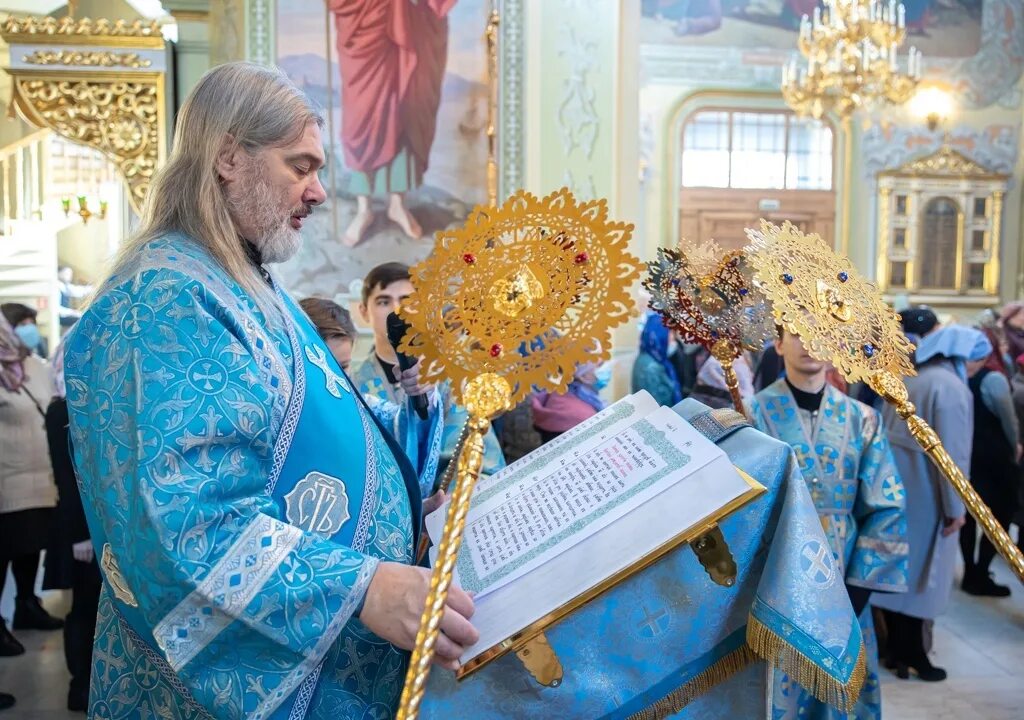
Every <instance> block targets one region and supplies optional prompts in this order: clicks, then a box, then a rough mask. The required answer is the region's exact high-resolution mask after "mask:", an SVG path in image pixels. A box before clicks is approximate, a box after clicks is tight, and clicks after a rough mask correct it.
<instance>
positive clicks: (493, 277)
mask: <svg viewBox="0 0 1024 720" xmlns="http://www.w3.org/2000/svg"><path fill="white" fill-rule="evenodd" d="M632 229H633V227H632V225H627V224H625V223H618V222H613V221H610V220H609V219H608V206H607V203H606V202H605V201H604V200H595V201H590V202H583V203H580V202H577V201H576V200H575V198H574V197H573V196H572V194H571V193H570V192H569V191H568V190H567V189H565V188H563V189H562V190H559V191H558V192H555V193H552V194H551V195H549V196H547V197H545V198H543V199H538V198H537V197H535V196H534V195H531V194H530V193H527V192H523V191H520V192H518V193H516V194H515V195H513V196H512V197H511V198H509V199H508V200H507V201H506V202H505V203H504V204H503V205H502V206H501V207H488V206H478V207H477V208H475V209H474V210H473V212H472V213H471V215H470V216H469V219H468V220H467V222H466V225H465V226H464V227H462V228H459V229H455V230H450V231H446V232H442V233H438V236H437V241H436V244H435V247H434V251H433V253H432V254H431V255H430V256H429V257H428V258H427V259H426V260H424V261H423V262H421V263H420V264H418V265H417V266H415V267H414V268H413V270H412V283H413V287H414V292H413V294H412V295H411V296H410V298H409V299H408V300H407V301H406V302H404V303H403V304H402V309H401V315H402V317H403V319H405V320H406V321H407V322H408V323H409V325H410V331H409V332H408V333H407V334H406V336H405V338H404V339H403V342H402V345H401V347H400V348H399V349H400V350H401V351H402V352H405V353H408V354H410V355H416V356H418V357H420V358H422V361H423V367H424V368H425V370H424V372H423V373H422V377H423V380H424V382H444V381H447V382H449V383H451V388H452V393H453V395H454V399H455V401H456V402H458V403H460V404H462V405H465V406H466V409H467V410H468V411H469V415H470V419H469V421H468V428H469V430H468V434H467V437H466V440H465V446H464V449H463V451H462V452H461V453H460V454H459V456H458V459H457V463H458V471H457V473H458V474H457V478H456V481H455V484H454V489H453V491H452V493H451V499H450V504H449V507H448V514H447V517H446V519H445V523H444V530H443V533H442V536H441V538H439V543H438V555H437V561H436V562H435V563H434V568H433V571H432V573H431V578H430V588H429V592H428V595H427V603H426V608H425V609H424V612H423V617H422V618H421V621H420V629H419V633H418V634H417V636H416V646H415V648H414V649H413V652H412V658H411V661H410V664H409V670H408V674H407V676H406V682H405V688H404V690H403V692H402V700H401V704H400V708H399V712H398V718H399V719H400V720H411V719H412V718H415V717H417V716H418V714H419V706H420V703H421V701H422V699H423V693H424V690H425V688H426V682H427V678H428V677H429V674H430V663H431V660H432V658H433V655H434V647H435V643H436V642H437V637H438V634H439V632H440V621H441V617H442V615H443V612H444V607H445V602H446V600H447V596H448V590H449V588H450V587H451V583H452V576H453V571H454V567H455V560H456V557H457V554H458V551H459V546H460V545H461V543H462V534H463V530H464V527H465V523H466V515H467V513H468V512H469V506H470V499H471V496H472V493H473V488H474V486H475V485H476V481H477V478H478V477H479V473H480V468H481V465H482V463H483V439H484V435H485V434H486V433H487V431H488V429H489V428H490V422H491V418H492V417H494V416H495V415H497V414H499V413H501V412H504V411H506V410H508V409H509V408H511V407H512V406H513V405H514V404H515V403H517V402H519V401H520V400H522V399H524V398H525V397H526V396H527V395H528V394H529V393H530V392H531V391H532V390H533V389H534V388H536V389H539V390H547V391H550V392H564V391H565V390H566V389H567V388H568V386H569V383H570V382H571V381H572V380H573V377H574V375H575V372H576V366H577V364H580V363H585V362H592V361H597V360H606V359H608V357H609V356H610V352H609V348H610V342H611V330H612V328H614V327H615V326H617V325H620V324H622V323H624V322H625V321H626V320H627V319H628V318H629V317H630V315H631V312H630V308H631V306H632V300H631V298H630V286H631V285H632V283H633V282H634V281H635V280H636V279H637V278H638V277H639V276H640V269H641V264H640V261H639V260H638V259H637V258H636V257H634V256H633V255H631V254H630V253H629V251H628V245H629V238H630V235H631V233H632Z"/></svg>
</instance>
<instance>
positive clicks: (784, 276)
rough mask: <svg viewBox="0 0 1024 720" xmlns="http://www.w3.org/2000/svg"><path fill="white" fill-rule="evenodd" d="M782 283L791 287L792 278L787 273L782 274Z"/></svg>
mask: <svg viewBox="0 0 1024 720" xmlns="http://www.w3.org/2000/svg"><path fill="white" fill-rule="evenodd" d="M782 282H784V283H786V284H787V285H792V284H793V276H792V275H790V274H789V273H782Z"/></svg>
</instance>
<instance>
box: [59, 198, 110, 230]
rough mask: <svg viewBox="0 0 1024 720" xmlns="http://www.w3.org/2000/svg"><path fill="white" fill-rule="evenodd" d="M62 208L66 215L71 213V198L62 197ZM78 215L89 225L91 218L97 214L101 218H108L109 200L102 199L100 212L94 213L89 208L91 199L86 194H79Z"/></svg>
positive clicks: (83, 222) (84, 223)
mask: <svg viewBox="0 0 1024 720" xmlns="http://www.w3.org/2000/svg"><path fill="white" fill-rule="evenodd" d="M60 204H61V208H62V209H63V210H64V217H69V216H70V215H71V198H61V200H60ZM77 215H78V217H80V218H82V224H83V225H87V224H88V223H89V218H91V217H93V216H96V217H98V218H99V219H100V220H106V219H107V201H106V200H100V211H99V214H97V213H94V212H93V211H92V210H90V209H89V199H88V198H87V197H86V196H85V195H79V196H78V213H77Z"/></svg>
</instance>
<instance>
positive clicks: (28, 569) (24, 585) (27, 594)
mask: <svg viewBox="0 0 1024 720" xmlns="http://www.w3.org/2000/svg"><path fill="white" fill-rule="evenodd" d="M8 565H10V566H11V574H12V575H14V585H15V587H16V588H17V590H18V595H17V599H18V600H20V601H22V602H24V601H26V600H28V599H30V598H32V597H35V593H36V573H37V572H38V571H39V553H38V552H34V553H26V554H24V555H16V556H14V557H12V558H8V557H0V593H3V590H4V585H5V584H6V583H7V566H8Z"/></svg>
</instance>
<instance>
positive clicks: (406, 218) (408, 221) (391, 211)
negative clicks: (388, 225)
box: [388, 193, 423, 240]
mask: <svg viewBox="0 0 1024 720" xmlns="http://www.w3.org/2000/svg"><path fill="white" fill-rule="evenodd" d="M388 219H389V220H391V221H392V222H393V223H395V224H396V225H398V227H400V228H402V232H404V233H405V234H406V235H408V236H409V237H410V238H412V239H413V240H419V239H420V238H421V237H423V228H421V227H420V224H419V223H418V222H417V221H416V218H415V217H413V214H412V213H411V212H409V208H407V207H406V206H405V198H404V197H403V196H402V194H401V193H392V194H391V201H390V202H389V203H388Z"/></svg>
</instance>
